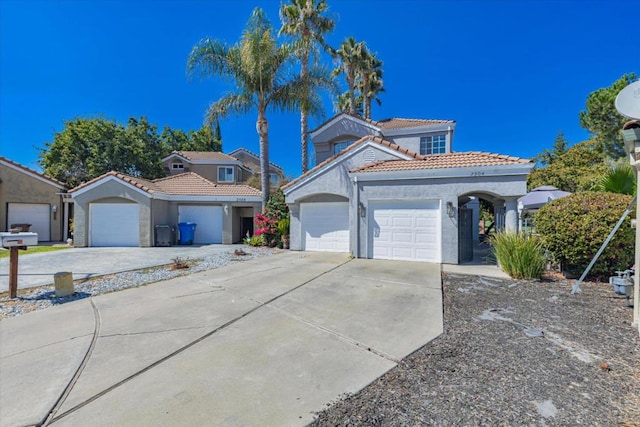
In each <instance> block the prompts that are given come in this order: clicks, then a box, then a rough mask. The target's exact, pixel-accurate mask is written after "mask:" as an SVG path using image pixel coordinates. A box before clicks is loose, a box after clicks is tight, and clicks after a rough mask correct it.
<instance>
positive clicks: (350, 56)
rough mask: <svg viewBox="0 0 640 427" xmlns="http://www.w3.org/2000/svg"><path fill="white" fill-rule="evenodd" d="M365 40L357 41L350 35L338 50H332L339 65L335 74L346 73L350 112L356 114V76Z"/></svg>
mask: <svg viewBox="0 0 640 427" xmlns="http://www.w3.org/2000/svg"><path fill="white" fill-rule="evenodd" d="M363 48H365V45H364V42H356V40H355V39H354V38H353V37H349V38H348V39H346V40H345V41H343V42H342V44H341V45H340V48H339V49H338V50H335V49H334V50H332V55H333V56H334V58H335V59H336V60H337V61H338V66H337V67H336V68H335V69H334V70H333V73H332V74H333V75H334V76H338V75H340V74H344V77H345V80H346V81H347V86H348V91H349V113H350V114H356V109H357V108H356V107H357V106H356V99H357V98H356V94H355V92H356V78H357V76H358V70H359V68H360V66H361V65H360V62H361V61H362V50H363Z"/></svg>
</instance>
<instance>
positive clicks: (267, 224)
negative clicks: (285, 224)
mask: <svg viewBox="0 0 640 427" xmlns="http://www.w3.org/2000/svg"><path fill="white" fill-rule="evenodd" d="M254 222H255V224H256V229H255V230H254V232H253V235H254V236H262V240H263V244H265V245H267V246H275V245H276V244H277V241H276V237H277V232H278V231H277V225H278V220H277V219H276V218H275V216H274V215H273V213H272V212H271V211H269V209H265V211H264V213H260V214H256V217H255V220H254Z"/></svg>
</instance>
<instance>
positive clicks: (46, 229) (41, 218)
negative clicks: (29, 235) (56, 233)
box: [7, 203, 51, 242]
mask: <svg viewBox="0 0 640 427" xmlns="http://www.w3.org/2000/svg"><path fill="white" fill-rule="evenodd" d="M8 209H9V212H8V215H7V223H8V224H7V226H9V227H11V224H31V228H30V229H29V231H31V232H33V233H38V241H40V242H48V241H49V240H51V221H50V220H49V215H50V212H51V207H50V206H49V205H48V204H44V203H9V207H8Z"/></svg>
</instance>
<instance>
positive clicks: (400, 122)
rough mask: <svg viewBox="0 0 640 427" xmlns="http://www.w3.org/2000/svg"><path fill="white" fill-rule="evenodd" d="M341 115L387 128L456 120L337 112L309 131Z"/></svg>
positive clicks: (448, 122)
mask: <svg viewBox="0 0 640 427" xmlns="http://www.w3.org/2000/svg"><path fill="white" fill-rule="evenodd" d="M342 115H345V116H349V117H353V118H354V119H358V120H362V121H363V122H367V123H369V124H371V125H373V126H376V127H378V128H380V129H387V130H391V129H402V128H411V127H419V126H431V125H442V124H454V123H455V122H456V121H455V120H427V119H401V118H397V117H393V118H389V119H383V120H371V119H365V118H364V117H362V116H359V115H357V114H350V113H338V114H336V115H335V116H333V117H331V118H330V119H329V120H326V121H325V122H324V123H322V124H321V125H319V126H317V127H316V128H315V129H313V130H311V131H309V133H313V132H315V131H316V130H318V129H320V128H321V127H323V126H324V125H326V124H327V123H329V122H330V121H332V120H334V119H336V118H337V117H339V116H342Z"/></svg>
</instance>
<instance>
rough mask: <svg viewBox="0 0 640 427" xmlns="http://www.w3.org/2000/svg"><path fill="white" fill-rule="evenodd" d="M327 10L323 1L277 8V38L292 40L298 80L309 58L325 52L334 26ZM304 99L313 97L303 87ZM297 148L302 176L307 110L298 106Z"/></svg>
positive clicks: (298, 1)
mask: <svg viewBox="0 0 640 427" xmlns="http://www.w3.org/2000/svg"><path fill="white" fill-rule="evenodd" d="M328 10H329V6H328V5H327V3H326V1H325V0H291V3H290V4H282V5H281V6H280V20H281V21H282V27H281V28H280V34H286V35H289V36H291V37H292V38H293V39H294V47H295V52H296V56H297V57H298V59H299V60H300V76H301V77H302V78H306V76H307V75H308V74H309V64H310V61H311V59H312V58H314V59H315V60H317V59H318V58H317V57H318V51H319V48H320V47H321V48H323V49H327V45H326V43H325V41H324V36H325V34H327V33H330V32H331V31H333V28H334V26H335V23H334V22H333V21H332V20H331V19H330V18H327V17H326V16H324V14H326V12H327V11H328ZM305 90H306V94H307V96H308V97H311V96H312V95H313V93H312V90H313V88H312V87H306V88H305ZM300 147H301V151H302V173H304V172H306V171H307V170H308V168H309V154H308V153H309V106H308V103H307V102H302V103H301V105H300Z"/></svg>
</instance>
